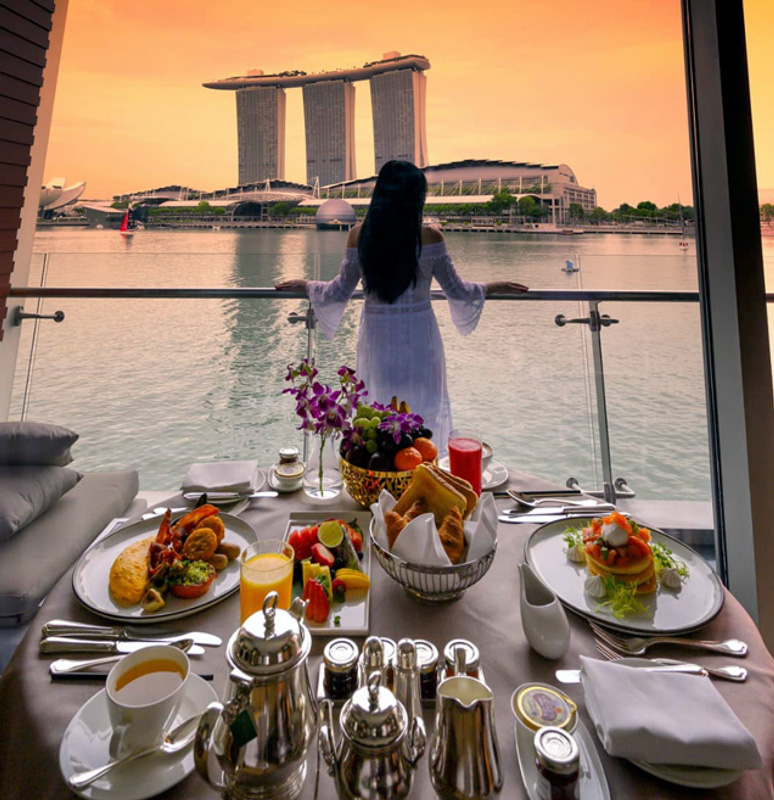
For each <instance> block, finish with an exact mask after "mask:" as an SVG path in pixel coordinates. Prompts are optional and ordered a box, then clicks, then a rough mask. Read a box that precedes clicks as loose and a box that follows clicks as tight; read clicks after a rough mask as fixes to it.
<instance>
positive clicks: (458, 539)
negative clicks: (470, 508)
mask: <svg viewBox="0 0 774 800" xmlns="http://www.w3.org/2000/svg"><path fill="white" fill-rule="evenodd" d="M438 536H439V537H440V538H441V544H442V545H443V549H444V550H445V551H446V555H447V556H449V560H450V561H451V562H452V564H459V563H460V561H462V556H463V555H464V553H465V530H464V528H463V525H462V512H461V511H460V510H459V508H457V507H456V506H454V507H453V508H452V509H451V510H450V511H449V513H448V514H447V515H446V519H444V521H443V523H442V524H441V526H440V527H439V528H438Z"/></svg>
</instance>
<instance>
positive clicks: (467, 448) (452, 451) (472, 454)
mask: <svg viewBox="0 0 774 800" xmlns="http://www.w3.org/2000/svg"><path fill="white" fill-rule="evenodd" d="M448 444H449V468H450V469H451V474H452V475H456V476H457V477H458V478H464V479H465V480H466V481H468V483H470V485H471V486H472V487H473V490H474V491H475V493H476V494H477V495H479V496H481V437H480V436H479V435H478V434H477V433H474V432H473V431H469V430H464V429H461V430H453V431H452V432H451V434H450V435H449V442H448Z"/></svg>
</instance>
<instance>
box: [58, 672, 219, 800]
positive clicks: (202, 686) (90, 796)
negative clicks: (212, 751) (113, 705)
mask: <svg viewBox="0 0 774 800" xmlns="http://www.w3.org/2000/svg"><path fill="white" fill-rule="evenodd" d="M190 677H191V678H195V679H196V680H195V681H192V684H191V686H193V687H196V691H197V692H201V693H202V696H204V695H205V694H206V693H207V692H209V695H208V697H211V698H212V699H211V700H209V702H214V701H216V700H218V699H219V698H218V693H217V692H216V691H215V689H214V688H213V687H212V686H211V685H210V684H209V683H208V682H207V681H205V680H204V679H203V678H200V677H199V676H198V675H196V674H194V673H191V676H190ZM205 690H206V691H205ZM187 691H190V688H189V689H188V690H187ZM104 696H105V689H104V688H102V689H100V690H99V691H97V692H95V693H94V694H93V695H92V696H91V697H90V698H89V699H88V700H86V701H85V702H84V703H82V704H81V706H80V707H79V708H78V710H77V711H76V712H75V713H74V714H73V715H72V717H71V718H70V721H69V722H68V723H67V727H66V728H65V730H64V733H63V734H62V738H61V740H60V743H59V752H58V758H57V761H58V766H59V774H60V775H61V776H62V780H63V781H64V782H65V785H66V786H67V788H68V789H69V790H70V791H72V792H74V793H75V794H76V795H78V796H79V797H83V798H84V799H85V800H98V798H101V797H107V796H109V795H110V794H111V793H110V792H108V791H107V790H105V789H99V788H97V790H96V791H97V793H96V794H95V793H94V792H92V791H90V790H91V789H92V785H91V784H90V785H89V786H86V787H84V788H83V789H80V790H77V789H72V788H71V787H70V786H69V784H67V777H65V771H64V769H63V761H64V756H65V752H64V751H65V738H66V734H67V732H68V731H69V730H70V727H71V726H72V725H73V724H74V722H75V720H76V719H81V717H82V714H83V711H84V709H85V708H86V706H89V705H91V704H94V705H97V704H99V703H102V702H104V700H103V698H104ZM181 705H182V704H181ZM204 707H205V708H206V704H205V705H204ZM178 716H179V712H178ZM173 724H174V723H173ZM68 752H69V750H68ZM178 758H180V766H181V767H182V768H183V772H184V774H183V777H182V778H180V779H178V780H175V782H174V783H170V784H169V785H166V786H164V787H163V788H162V789H154V793H153V794H149V795H145V794H142V793H141V794H139V795H131V796H130V797H132V798H133V800H148V799H149V798H151V797H155V796H156V795H157V794H158V793H159V792H164V791H167V790H168V789H171V788H172V787H173V786H177V785H178V784H179V783H180V782H181V781H183V780H185V779H186V778H187V777H188V776H189V775H191V774H192V773H193V772H195V771H196V764H195V763H194V761H193V752H188V753H185V752H183V753H180V754H179V755H178ZM188 758H190V759H191V765H190V767H186V766H185V761H186V759H188ZM123 797H126V796H123Z"/></svg>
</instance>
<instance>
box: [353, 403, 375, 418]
mask: <svg viewBox="0 0 774 800" xmlns="http://www.w3.org/2000/svg"><path fill="white" fill-rule="evenodd" d="M357 415H358V417H364V418H365V419H371V417H372V416H373V415H374V410H373V408H371V406H367V405H365V404H364V403H361V404H360V405H359V406H358V407H357Z"/></svg>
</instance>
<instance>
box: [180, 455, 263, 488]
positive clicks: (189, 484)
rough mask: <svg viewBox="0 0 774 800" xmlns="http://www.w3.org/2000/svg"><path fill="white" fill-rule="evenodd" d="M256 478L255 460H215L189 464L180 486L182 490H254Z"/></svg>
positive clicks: (256, 466)
mask: <svg viewBox="0 0 774 800" xmlns="http://www.w3.org/2000/svg"><path fill="white" fill-rule="evenodd" d="M257 479H258V462H257V461H216V462H212V463H204V464H191V466H190V467H189V468H188V472H186V474H185V478H183V485H182V486H181V487H180V488H181V489H182V490H183V491H184V492H237V493H239V494H249V493H250V492H252V491H255V487H256V485H257Z"/></svg>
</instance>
